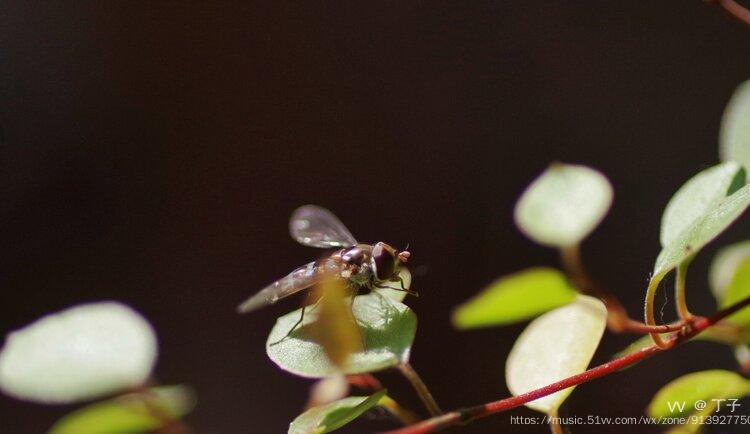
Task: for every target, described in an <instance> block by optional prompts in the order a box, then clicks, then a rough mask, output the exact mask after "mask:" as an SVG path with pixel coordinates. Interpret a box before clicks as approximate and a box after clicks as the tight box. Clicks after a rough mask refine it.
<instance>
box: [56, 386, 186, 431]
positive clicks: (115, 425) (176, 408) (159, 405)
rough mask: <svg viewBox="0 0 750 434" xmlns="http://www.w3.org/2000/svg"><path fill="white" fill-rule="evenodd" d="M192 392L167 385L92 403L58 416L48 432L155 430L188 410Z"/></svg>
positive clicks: (180, 387) (183, 414) (184, 388)
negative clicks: (57, 419) (61, 416)
mask: <svg viewBox="0 0 750 434" xmlns="http://www.w3.org/2000/svg"><path fill="white" fill-rule="evenodd" d="M195 403H196V398H195V393H194V392H193V391H192V389H190V388H189V387H185V386H167V387H157V388H153V389H149V390H148V391H146V392H139V393H130V394H127V395H122V396H120V397H117V398H114V399H109V400H106V401H102V402H98V403H96V404H91V405H88V406H86V407H83V408H81V409H79V410H76V411H74V412H72V413H70V414H68V415H67V416H65V417H63V418H62V419H60V420H59V421H58V422H57V423H55V425H54V426H53V427H52V428H51V429H50V430H49V434H136V433H146V432H151V431H154V430H156V429H158V428H160V427H162V426H164V425H166V424H168V423H170V422H171V421H174V420H178V419H180V418H182V417H183V416H185V415H186V414H188V413H190V412H191V411H192V410H193V407H195Z"/></svg>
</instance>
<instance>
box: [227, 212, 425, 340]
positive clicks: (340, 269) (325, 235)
mask: <svg viewBox="0 0 750 434" xmlns="http://www.w3.org/2000/svg"><path fill="white" fill-rule="evenodd" d="M289 233H290V235H291V236H292V238H294V239H295V240H297V242H299V243H300V244H302V245H305V246H310V247H318V248H322V249H331V248H338V249H339V250H337V251H336V252H334V253H333V254H331V255H330V256H328V257H326V258H323V259H320V260H317V261H313V262H310V263H308V264H305V265H303V266H301V267H299V268H297V269H295V270H294V271H292V272H291V273H289V274H288V275H286V276H285V277H282V278H281V279H279V280H277V281H275V282H273V283H271V284H270V285H268V286H266V287H265V288H263V289H261V290H260V291H259V292H257V293H256V294H255V295H253V296H251V297H250V298H248V299H247V300H246V301H245V302H243V303H242V304H240V305H239V307H238V308H237V310H238V311H239V312H240V313H247V312H252V311H254V310H257V309H260V308H262V307H265V306H268V305H270V304H273V303H276V302H277V301H279V300H281V299H282V298H284V297H288V296H290V295H292V294H295V293H297V292H299V291H302V290H305V289H307V288H310V287H311V286H313V285H315V284H317V283H319V282H320V281H322V280H323V279H328V278H334V279H343V280H345V282H346V283H347V284H348V286H349V287H350V288H352V290H353V291H354V294H353V295H355V294H356V293H358V292H359V291H361V290H363V289H364V290H372V289H374V288H389V289H397V290H401V291H405V292H407V293H409V294H412V295H416V293H414V292H412V291H410V290H409V289H408V288H406V287H404V282H403V280H402V278H401V277H400V276H399V272H400V270H401V267H402V266H403V264H405V263H406V262H407V261H408V260H409V257H410V256H411V253H409V251H408V250H406V249H404V250H402V251H398V250H396V249H395V248H393V247H391V246H390V245H388V244H386V243H384V242H378V243H376V244H374V245H370V244H360V243H358V242H357V240H356V239H355V238H354V237H353V236H352V234H351V232H349V230H348V229H347V228H346V226H344V224H343V223H341V221H340V220H339V219H338V218H337V217H336V216H335V215H334V214H333V213H332V212H331V211H329V210H327V209H325V208H322V207H319V206H316V205H304V206H302V207H300V208H297V209H296V210H295V211H294V212H293V213H292V216H291V218H290V220H289ZM393 282H397V283H399V284H400V288H399V287H394V286H389V285H388V283H393ZM304 314H305V307H304V306H303V308H302V316H303V317H304ZM301 322H302V318H300V320H299V321H298V322H297V324H296V325H295V326H294V327H293V328H292V330H290V333H291V332H292V331H293V330H294V328H296V327H297V325H299V324H300V323H301Z"/></svg>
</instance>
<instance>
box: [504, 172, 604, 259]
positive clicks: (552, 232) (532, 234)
mask: <svg viewBox="0 0 750 434" xmlns="http://www.w3.org/2000/svg"><path fill="white" fill-rule="evenodd" d="M613 195H614V193H613V191H612V185H611V184H610V183H609V181H608V180H607V178H606V177H605V176H604V175H602V174H601V173H600V172H598V171H596V170H594V169H592V168H590V167H586V166H580V165H573V164H562V163H554V164H551V165H550V166H549V167H548V168H547V170H545V171H544V172H543V173H542V174H541V175H539V177H537V178H536V179H535V180H534V181H533V182H532V183H531V185H529V186H528V187H527V188H526V191H524V192H523V194H522V195H521V198H520V199H519V200H518V202H517V203H516V208H515V211H514V217H515V221H516V225H517V226H518V228H519V229H520V230H521V232H523V233H524V234H526V236H528V237H529V238H531V239H532V240H534V241H536V242H537V243H539V244H542V245H546V246H550V247H568V246H573V245H576V244H579V243H580V242H581V241H582V240H583V239H584V238H586V237H587V236H588V235H589V234H590V233H591V232H592V231H593V230H594V229H595V228H596V226H598V225H599V223H600V222H601V221H602V219H603V218H604V216H605V215H606V214H607V211H608V210H609V208H610V206H611V205H612V198H613Z"/></svg>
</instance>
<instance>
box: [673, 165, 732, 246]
mask: <svg viewBox="0 0 750 434" xmlns="http://www.w3.org/2000/svg"><path fill="white" fill-rule="evenodd" d="M744 183H745V172H744V170H743V169H742V167H741V166H740V165H739V164H737V163H735V162H733V161H728V162H726V163H722V164H719V165H716V166H714V167H711V168H709V169H706V170H703V171H701V172H700V173H698V174H697V175H695V176H693V177H692V178H690V180H688V181H687V182H686V183H685V184H683V185H682V187H680V189H679V190H677V193H675V194H674V196H672V198H671V199H670V200H669V203H668V204H667V207H666V208H665V209H664V213H663V214H662V217H661V234H660V241H661V245H662V247H666V246H669V245H670V244H671V243H672V242H674V241H675V240H676V239H677V238H678V237H679V236H680V234H682V233H683V232H684V231H685V230H687V229H688V228H689V227H691V226H692V225H693V224H694V223H695V222H696V221H699V220H700V219H701V218H702V217H703V216H704V215H705V214H706V212H708V211H710V210H711V209H713V208H714V207H715V206H716V204H717V203H718V202H720V201H721V200H722V199H724V198H725V197H726V196H728V195H729V194H731V193H732V192H733V191H732V190H733V189H734V190H736V189H737V186H738V185H739V186H742V185H744Z"/></svg>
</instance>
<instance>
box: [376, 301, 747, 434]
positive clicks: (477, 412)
mask: <svg viewBox="0 0 750 434" xmlns="http://www.w3.org/2000/svg"><path fill="white" fill-rule="evenodd" d="M749 305H750V296H749V297H746V298H744V299H743V300H741V301H739V302H737V303H735V304H733V305H732V306H729V307H727V308H725V309H722V310H720V311H718V312H716V313H715V314H714V315H712V316H710V317H707V318H696V319H695V320H694V321H693V322H692V323H690V324H687V325H685V327H684V328H683V329H682V330H681V331H680V333H676V334H674V335H672V336H670V337H669V338H667V340H666V341H665V344H667V345H666V346H665V348H660V347H659V346H657V345H651V346H649V347H646V348H643V349H641V350H640V351H637V352H634V353H631V354H628V355H626V356H623V357H620V358H619V359H615V360H612V361H610V362H607V363H604V364H601V365H599V366H596V367H594V368H591V369H589V370H588V371H585V372H582V373H580V374H578V375H574V376H572V377H568V378H565V379H563V380H560V381H557V382H555V383H552V384H549V385H547V386H544V387H541V388H539V389H536V390H532V391H530V392H526V393H524V394H522V395H518V396H513V397H510V398H505V399H501V400H499V401H493V402H489V403H487V404H483V405H478V406H474V407H466V408H462V409H458V410H455V411H451V412H449V413H445V414H443V415H441V416H438V417H433V418H432V419H427V420H425V421H422V422H420V423H418V424H415V425H410V426H407V427H404V428H401V429H397V430H394V431H388V432H387V433H384V434H427V433H433V432H437V431H440V430H442V429H445V428H447V427H450V426H455V425H462V424H466V423H469V422H471V421H474V420H476V419H479V418H482V417H486V416H490V415H493V414H496V413H502V412H504V411H508V410H510V409H513V408H516V407H520V406H522V405H524V404H526V403H527V402H531V401H534V400H536V399H539V398H542V397H544V396H547V395H551V394H553V393H555V392H559V391H561V390H564V389H567V388H569V387H572V386H577V385H579V384H583V383H587V382H589V381H591V380H594V379H597V378H600V377H603V376H606V375H609V374H612V373H614V372H617V371H619V370H620V369H622V368H625V367H628V366H630V365H634V364H636V363H638V362H640V361H641V360H645V359H647V358H649V357H652V356H653V355H655V354H657V353H660V352H662V351H664V350H668V349H672V348H674V347H675V346H677V345H679V344H681V343H683V342H685V341H688V340H690V339H691V338H693V337H694V336H696V335H697V334H699V333H701V332H702V331H704V330H706V329H707V328H709V327H711V326H713V325H714V324H716V323H717V322H719V321H721V320H722V319H724V318H726V317H728V316H730V315H732V314H733V313H735V312H737V311H739V310H740V309H743V308H745V307H747V306H749Z"/></svg>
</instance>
